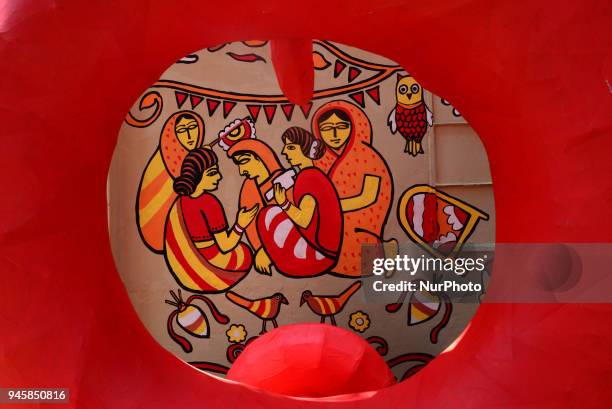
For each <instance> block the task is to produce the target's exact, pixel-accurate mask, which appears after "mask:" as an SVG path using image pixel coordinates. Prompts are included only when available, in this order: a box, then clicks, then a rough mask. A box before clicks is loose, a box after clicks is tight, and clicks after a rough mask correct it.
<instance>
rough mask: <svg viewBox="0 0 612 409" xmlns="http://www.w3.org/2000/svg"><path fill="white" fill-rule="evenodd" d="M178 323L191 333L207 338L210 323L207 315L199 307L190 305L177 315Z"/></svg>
mask: <svg viewBox="0 0 612 409" xmlns="http://www.w3.org/2000/svg"><path fill="white" fill-rule="evenodd" d="M176 320H177V322H178V324H179V325H180V326H181V327H182V328H183V329H184V330H185V331H187V332H189V333H190V334H191V335H194V336H196V337H200V338H206V337H208V335H209V325H208V320H207V319H206V315H204V313H203V312H202V310H200V309H199V308H198V307H196V306H194V305H188V306H187V307H186V308H185V309H184V310H183V311H181V312H179V314H178V316H177V317H176Z"/></svg>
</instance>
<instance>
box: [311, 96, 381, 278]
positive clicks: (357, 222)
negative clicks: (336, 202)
mask: <svg viewBox="0 0 612 409" xmlns="http://www.w3.org/2000/svg"><path fill="white" fill-rule="evenodd" d="M312 132H313V134H314V135H315V136H316V137H317V139H319V140H320V141H323V142H324V143H325V145H326V147H327V149H326V150H325V154H324V155H323V157H322V158H321V159H319V160H317V161H315V166H317V167H318V168H319V169H321V170H323V172H325V173H326V174H327V176H328V177H329V178H330V179H331V181H332V183H333V184H334V187H335V188H336V190H337V192H338V195H339V196H340V204H341V208H342V215H343V219H344V235H343V237H342V248H341V250H340V254H339V260H338V263H337V265H336V267H335V268H334V272H335V273H337V274H340V275H343V276H347V277H358V276H360V275H361V250H362V245H364V244H372V245H375V244H382V243H383V241H382V235H383V229H384V226H385V224H386V222H387V218H388V216H389V211H390V209H391V201H392V198H393V180H392V177H391V172H390V170H389V167H388V166H387V163H386V162H385V160H384V159H383V157H382V156H381V155H380V153H378V151H377V150H376V149H375V148H374V147H373V146H372V125H371V124H370V120H369V119H368V117H367V116H366V114H365V112H363V111H362V110H361V109H360V108H359V107H357V106H356V105H354V104H352V103H349V102H347V101H331V102H328V103H326V104H324V105H323V106H321V107H320V108H319V109H318V110H317V111H316V112H315V114H314V115H313V118H312Z"/></svg>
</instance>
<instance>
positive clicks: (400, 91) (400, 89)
mask: <svg viewBox="0 0 612 409" xmlns="http://www.w3.org/2000/svg"><path fill="white" fill-rule="evenodd" d="M397 90H398V91H399V93H400V94H405V93H406V92H408V87H407V86H405V85H400V86H399V88H398V89H397Z"/></svg>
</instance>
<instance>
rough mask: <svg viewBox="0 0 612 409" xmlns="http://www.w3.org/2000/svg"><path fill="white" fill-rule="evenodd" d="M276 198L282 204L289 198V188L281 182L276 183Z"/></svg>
mask: <svg viewBox="0 0 612 409" xmlns="http://www.w3.org/2000/svg"><path fill="white" fill-rule="evenodd" d="M274 199H275V200H276V203H277V204H279V205H282V204H283V203H285V201H286V200H287V190H286V189H285V188H284V187H282V186H281V184H280V183H275V184H274Z"/></svg>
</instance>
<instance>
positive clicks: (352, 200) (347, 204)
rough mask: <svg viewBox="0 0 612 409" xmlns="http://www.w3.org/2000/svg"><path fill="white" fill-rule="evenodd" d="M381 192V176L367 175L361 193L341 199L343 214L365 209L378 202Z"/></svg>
mask: <svg viewBox="0 0 612 409" xmlns="http://www.w3.org/2000/svg"><path fill="white" fill-rule="evenodd" d="M379 190H380V176H374V175H366V176H365V178H364V179H363V185H362V186H361V192H360V193H359V194H358V195H357V196H352V197H346V198H344V199H340V205H341V206H342V211H343V212H352V211H353V210H359V209H363V208H364V207H368V206H370V205H371V204H372V203H374V202H376V198H377V197H378V191H379Z"/></svg>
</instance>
